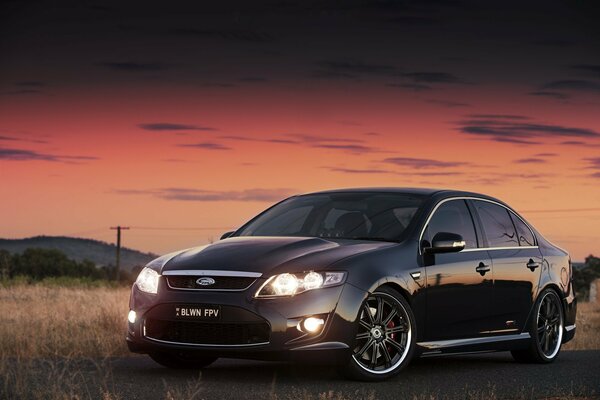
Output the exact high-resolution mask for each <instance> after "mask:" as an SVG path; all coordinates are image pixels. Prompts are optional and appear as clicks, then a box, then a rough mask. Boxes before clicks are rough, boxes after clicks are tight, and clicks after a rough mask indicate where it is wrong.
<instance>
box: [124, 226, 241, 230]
mask: <svg viewBox="0 0 600 400" xmlns="http://www.w3.org/2000/svg"><path fill="white" fill-rule="evenodd" d="M131 228H132V229H137V230H146V231H212V230H221V229H232V227H231V226H199V227H187V226H186V227H175V226H169V227H161V226H132V227H131Z"/></svg>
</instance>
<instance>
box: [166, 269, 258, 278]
mask: <svg viewBox="0 0 600 400" xmlns="http://www.w3.org/2000/svg"><path fill="white" fill-rule="evenodd" d="M162 275H165V276H194V275H197V276H230V277H240V278H260V277H261V276H262V273H261V272H250V271H227V270H217V269H214V270H209V269H182V270H169V271H163V272H162Z"/></svg>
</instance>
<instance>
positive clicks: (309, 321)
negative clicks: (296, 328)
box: [302, 317, 325, 333]
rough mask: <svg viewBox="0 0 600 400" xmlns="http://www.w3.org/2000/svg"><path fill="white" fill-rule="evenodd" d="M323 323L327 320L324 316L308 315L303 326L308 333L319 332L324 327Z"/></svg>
mask: <svg viewBox="0 0 600 400" xmlns="http://www.w3.org/2000/svg"><path fill="white" fill-rule="evenodd" d="M323 324H325V321H323V319H322V318H315V317H308V318H306V319H305V320H304V322H302V327H303V328H304V330H305V331H306V332H308V333H317V332H319V331H320V330H321V329H322V328H323Z"/></svg>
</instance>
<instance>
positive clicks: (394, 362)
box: [342, 286, 417, 381]
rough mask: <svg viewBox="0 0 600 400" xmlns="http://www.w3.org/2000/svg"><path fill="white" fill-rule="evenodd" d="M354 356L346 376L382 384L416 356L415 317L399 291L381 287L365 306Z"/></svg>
mask: <svg viewBox="0 0 600 400" xmlns="http://www.w3.org/2000/svg"><path fill="white" fill-rule="evenodd" d="M356 324H357V334H356V340H355V344H354V346H353V348H352V355H351V357H350V361H349V363H348V365H346V366H345V367H344V368H343V370H342V372H343V373H344V374H345V375H346V376H347V377H349V378H351V379H355V380H361V381H382V380H385V379H388V378H391V377H392V376H394V375H396V374H398V373H399V372H400V371H401V370H402V369H403V368H404V367H406V366H407V365H408V364H409V363H410V361H411V359H412V357H413V354H414V350H415V341H416V337H417V331H416V323H415V317H414V314H413V312H412V310H411V308H410V305H409V304H408V302H407V301H406V299H405V298H404V297H403V296H402V295H401V294H400V293H398V292H397V291H396V290H394V289H392V288H389V287H385V286H384V287H381V288H379V289H377V290H376V291H375V292H373V293H372V294H370V295H369V297H367V299H366V300H365V301H364V302H363V304H362V305H361V309H360V310H359V311H358V317H357V321H356Z"/></svg>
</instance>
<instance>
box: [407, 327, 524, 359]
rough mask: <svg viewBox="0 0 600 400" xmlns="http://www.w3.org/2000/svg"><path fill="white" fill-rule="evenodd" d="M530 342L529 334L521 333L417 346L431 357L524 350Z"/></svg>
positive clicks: (442, 341) (424, 343) (439, 341)
mask: <svg viewBox="0 0 600 400" xmlns="http://www.w3.org/2000/svg"><path fill="white" fill-rule="evenodd" d="M529 340H531V336H530V335H529V333H520V334H515V335H501V336H486V337H479V338H467V339H451V340H437V341H431V342H418V343H417V346H418V348H419V349H420V351H421V355H422V356H429V355H437V354H451V353H473V352H488V351H504V350H515V349H522V348H526V347H527V345H528V344H529Z"/></svg>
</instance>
